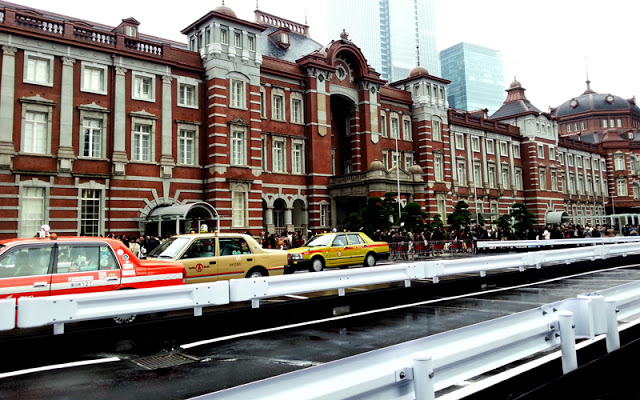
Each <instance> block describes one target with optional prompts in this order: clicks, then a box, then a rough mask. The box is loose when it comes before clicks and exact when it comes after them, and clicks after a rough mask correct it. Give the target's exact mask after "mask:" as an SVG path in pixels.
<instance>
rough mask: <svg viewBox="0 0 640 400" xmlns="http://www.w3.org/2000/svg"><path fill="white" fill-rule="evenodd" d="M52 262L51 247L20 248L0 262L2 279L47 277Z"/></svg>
mask: <svg viewBox="0 0 640 400" xmlns="http://www.w3.org/2000/svg"><path fill="white" fill-rule="evenodd" d="M50 261H51V247H20V248H16V249H15V250H12V251H10V252H8V253H6V254H5V255H4V256H3V257H2V259H1V260H0V278H8V277H14V276H35V275H46V274H47V273H48V272H49V263H50Z"/></svg>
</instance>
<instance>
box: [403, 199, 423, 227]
mask: <svg viewBox="0 0 640 400" xmlns="http://www.w3.org/2000/svg"><path fill="white" fill-rule="evenodd" d="M426 216H427V214H426V213H425V212H423V211H422V207H420V204H418V203H408V204H407V205H406V206H405V207H404V210H403V212H402V222H404V227H405V228H406V229H407V230H412V231H417V230H422V228H424V220H425V218H426Z"/></svg>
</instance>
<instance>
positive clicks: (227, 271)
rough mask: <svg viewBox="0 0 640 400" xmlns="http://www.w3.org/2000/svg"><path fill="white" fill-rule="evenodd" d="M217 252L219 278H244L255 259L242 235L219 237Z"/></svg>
mask: <svg viewBox="0 0 640 400" xmlns="http://www.w3.org/2000/svg"><path fill="white" fill-rule="evenodd" d="M218 254H219V257H218V277H219V278H220V279H235V278H244V277H245V276H246V275H247V272H249V270H250V269H251V267H253V266H254V265H255V263H256V261H257V260H256V257H255V255H254V254H253V253H252V252H251V249H250V248H249V244H248V243H247V242H246V241H245V240H244V238H242V237H219V238H218Z"/></svg>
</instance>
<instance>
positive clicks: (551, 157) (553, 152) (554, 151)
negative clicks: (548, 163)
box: [549, 146, 556, 161]
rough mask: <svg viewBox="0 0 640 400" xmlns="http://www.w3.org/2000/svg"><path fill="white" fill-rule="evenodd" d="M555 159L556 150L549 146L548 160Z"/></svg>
mask: <svg viewBox="0 0 640 400" xmlns="http://www.w3.org/2000/svg"><path fill="white" fill-rule="evenodd" d="M555 159H556V148H555V147H553V146H549V160H553V161H555Z"/></svg>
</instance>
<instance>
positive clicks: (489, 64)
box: [440, 42, 505, 115]
mask: <svg viewBox="0 0 640 400" xmlns="http://www.w3.org/2000/svg"><path fill="white" fill-rule="evenodd" d="M440 64H441V67H442V77H443V78H445V79H448V80H450V81H451V83H450V84H449V90H448V92H449V97H448V100H449V106H450V107H453V108H457V109H459V110H466V111H475V110H481V109H484V108H487V109H489V115H491V114H492V113H494V112H495V111H496V110H498V108H500V106H501V105H502V103H503V102H504V99H505V93H504V91H505V81H504V69H503V66H502V55H501V54H500V52H499V51H498V50H494V49H490V48H487V47H483V46H478V45H475V44H471V43H465V42H461V43H458V44H456V45H454V46H451V47H449V48H448V49H445V50H442V51H441V52H440Z"/></svg>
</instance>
